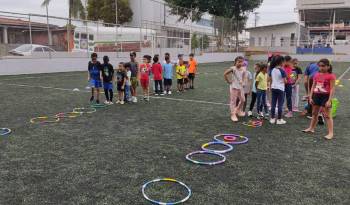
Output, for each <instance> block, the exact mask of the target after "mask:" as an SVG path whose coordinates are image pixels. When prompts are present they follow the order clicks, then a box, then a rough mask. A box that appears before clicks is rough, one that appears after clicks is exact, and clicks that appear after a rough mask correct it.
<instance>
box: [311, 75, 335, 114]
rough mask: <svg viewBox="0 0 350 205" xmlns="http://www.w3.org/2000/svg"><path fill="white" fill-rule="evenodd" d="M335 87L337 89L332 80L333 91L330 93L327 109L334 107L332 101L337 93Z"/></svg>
mask: <svg viewBox="0 0 350 205" xmlns="http://www.w3.org/2000/svg"><path fill="white" fill-rule="evenodd" d="M314 84H315V83H314ZM334 87H335V80H331V91H330V92H329V99H328V101H327V103H326V107H328V108H331V107H332V99H333V96H334V92H335V89H334ZM311 92H312V91H311Z"/></svg>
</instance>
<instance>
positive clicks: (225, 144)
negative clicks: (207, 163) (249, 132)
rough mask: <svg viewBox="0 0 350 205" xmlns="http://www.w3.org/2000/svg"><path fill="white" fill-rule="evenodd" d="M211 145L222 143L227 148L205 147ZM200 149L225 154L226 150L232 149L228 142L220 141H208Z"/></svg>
mask: <svg viewBox="0 0 350 205" xmlns="http://www.w3.org/2000/svg"><path fill="white" fill-rule="evenodd" d="M211 145H224V146H226V147H227V149H225V150H214V149H208V148H207V147H209V146H211ZM202 150H203V151H207V152H215V153H219V154H225V153H227V152H231V151H232V150H233V146H232V145H230V144H227V143H222V142H208V143H206V144H204V145H202Z"/></svg>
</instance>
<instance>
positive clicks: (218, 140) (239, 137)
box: [214, 134, 249, 145]
mask: <svg viewBox="0 0 350 205" xmlns="http://www.w3.org/2000/svg"><path fill="white" fill-rule="evenodd" d="M221 136H231V137H236V138H237V139H243V141H233V142H225V141H224V140H221V139H219V137H221ZM214 140H215V141H217V142H222V143H226V144H230V145H240V144H247V143H248V141H249V139H248V137H245V136H241V135H236V134H218V135H215V136H214Z"/></svg>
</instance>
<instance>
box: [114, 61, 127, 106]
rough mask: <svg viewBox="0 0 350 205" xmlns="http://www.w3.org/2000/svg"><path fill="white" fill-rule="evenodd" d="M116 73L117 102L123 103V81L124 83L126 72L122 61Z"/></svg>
mask: <svg viewBox="0 0 350 205" xmlns="http://www.w3.org/2000/svg"><path fill="white" fill-rule="evenodd" d="M116 75H117V90H118V100H117V104H121V105H124V91H125V83H126V72H125V68H124V63H119V66H118V69H117V74H116Z"/></svg>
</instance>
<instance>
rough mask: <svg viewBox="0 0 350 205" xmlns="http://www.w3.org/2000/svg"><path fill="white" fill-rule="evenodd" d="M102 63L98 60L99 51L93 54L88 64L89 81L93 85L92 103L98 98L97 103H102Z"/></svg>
mask: <svg viewBox="0 0 350 205" xmlns="http://www.w3.org/2000/svg"><path fill="white" fill-rule="evenodd" d="M101 70H102V69H101V63H100V62H99V61H97V53H92V54H91V61H90V62H89V65H88V82H89V83H90V87H91V98H90V103H91V102H93V101H94V99H96V103H97V104H99V103H100V88H102V72H101Z"/></svg>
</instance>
